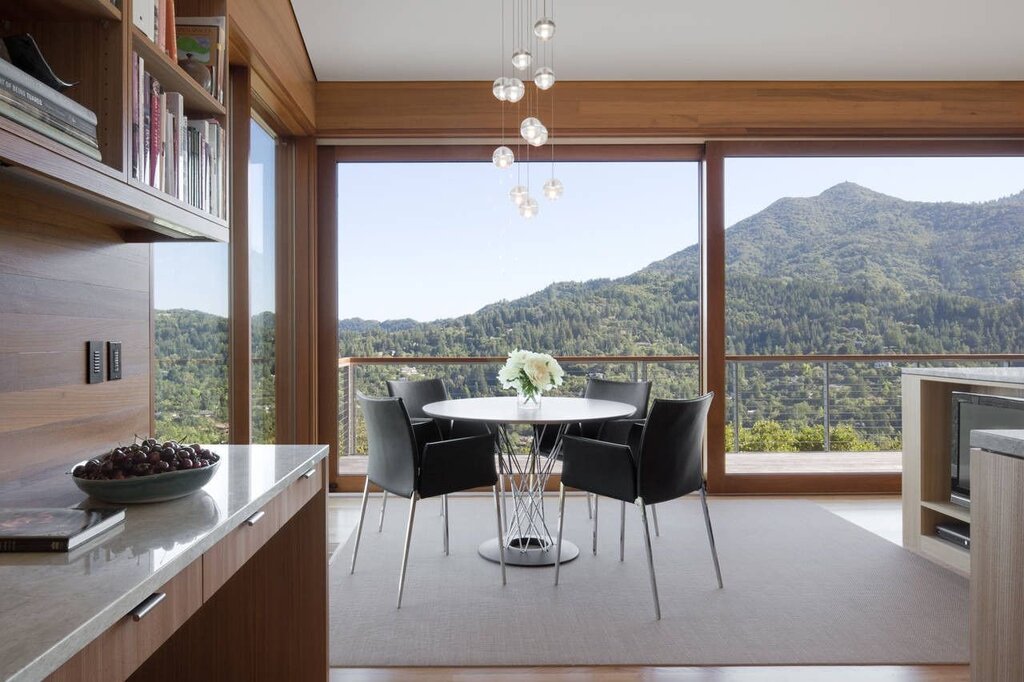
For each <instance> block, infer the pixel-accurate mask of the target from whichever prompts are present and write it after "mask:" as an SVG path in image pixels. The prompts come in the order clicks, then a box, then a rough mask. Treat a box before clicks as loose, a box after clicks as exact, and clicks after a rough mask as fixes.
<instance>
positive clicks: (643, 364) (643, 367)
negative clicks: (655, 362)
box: [640, 360, 647, 381]
mask: <svg viewBox="0 0 1024 682" xmlns="http://www.w3.org/2000/svg"><path fill="white" fill-rule="evenodd" d="M640 378H641V379H643V380H644V381H647V361H646V360H645V361H644V362H641V363H640Z"/></svg>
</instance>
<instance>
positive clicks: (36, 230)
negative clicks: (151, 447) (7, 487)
mask: <svg viewBox="0 0 1024 682" xmlns="http://www.w3.org/2000/svg"><path fill="white" fill-rule="evenodd" d="M149 269H150V247H149V246H148V245H145V244H126V243H124V241H123V239H122V237H121V234H120V233H119V231H118V230H116V229H115V228H113V227H110V226H106V225H102V224H99V223H96V222H93V221H91V220H89V219H86V218H82V217H80V216H76V215H75V214H73V213H70V212H68V211H66V210H65V211H57V210H55V209H54V206H53V201H52V198H47V197H39V196H35V195H33V194H31V193H25V192H18V193H16V192H14V191H12V190H11V189H10V188H9V187H8V188H2V189H0V479H11V478H14V477H17V476H20V475H24V474H27V473H30V472H32V471H35V470H39V469H42V468H46V467H48V466H54V465H63V464H67V463H71V462H74V461H77V460H80V459H83V458H85V457H88V456H90V455H94V454H96V453H97V452H99V451H102V450H103V449H106V448H109V447H111V446H113V445H115V444H117V443H119V442H125V441H129V440H131V438H132V437H133V436H134V434H136V433H137V434H148V432H149V425H150V415H151V413H152V401H151V395H150V387H151V378H152V377H151V364H150V355H151V348H152V346H151V344H152V340H151V336H150V289H151V285H150V273H149ZM89 339H98V340H104V341H107V340H112V341H121V342H122V343H123V344H124V345H123V352H124V369H123V373H124V378H123V379H122V380H121V381H116V382H107V381H105V382H104V383H101V384H92V385H90V384H86V383H85V357H86V353H85V342H86V341H87V340H89Z"/></svg>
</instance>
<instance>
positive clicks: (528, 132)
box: [519, 116, 548, 144]
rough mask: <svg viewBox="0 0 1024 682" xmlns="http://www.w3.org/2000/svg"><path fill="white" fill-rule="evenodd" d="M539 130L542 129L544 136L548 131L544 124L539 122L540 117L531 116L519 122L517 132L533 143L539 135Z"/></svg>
mask: <svg viewBox="0 0 1024 682" xmlns="http://www.w3.org/2000/svg"><path fill="white" fill-rule="evenodd" d="M541 130H543V131H544V134H545V136H546V135H547V132H548V131H547V129H546V128H544V124H543V123H541V122H540V119H538V118H535V117H533V116H528V117H527V118H524V119H523V122H522V123H520V124H519V134H520V135H522V136H523V139H524V140H526V141H527V142H529V143H530V144H533V141H534V140H536V139H537V138H538V137H540V131H541Z"/></svg>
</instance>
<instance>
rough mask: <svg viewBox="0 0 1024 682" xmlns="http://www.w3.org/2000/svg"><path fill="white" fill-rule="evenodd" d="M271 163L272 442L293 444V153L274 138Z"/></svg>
mask: <svg viewBox="0 0 1024 682" xmlns="http://www.w3.org/2000/svg"><path fill="white" fill-rule="evenodd" d="M276 152H277V153H276V160H275V176H274V177H275V180H276V187H275V188H274V192H275V195H276V200H275V207H276V211H277V216H276V225H275V227H276V230H275V248H274V271H275V274H276V277H275V282H274V299H275V302H274V305H275V311H276V313H275V315H274V341H275V343H274V355H275V358H274V367H275V369H276V373H275V375H274V405H275V418H274V428H275V432H274V438H275V442H277V443H295V442H297V441H296V440H295V381H296V375H295V352H296V348H295V347H296V336H297V334H298V329H297V328H296V326H295V276H296V273H295V211H294V208H293V207H294V204H295V201H296V199H297V197H296V191H297V190H296V187H295V150H294V147H293V143H292V141H291V140H289V139H285V138H280V137H279V138H277V140H276Z"/></svg>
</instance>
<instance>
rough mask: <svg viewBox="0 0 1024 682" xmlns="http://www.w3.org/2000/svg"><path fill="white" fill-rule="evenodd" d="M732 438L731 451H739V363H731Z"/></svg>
mask: <svg viewBox="0 0 1024 682" xmlns="http://www.w3.org/2000/svg"><path fill="white" fill-rule="evenodd" d="M732 424H733V427H732V439H733V446H734V447H735V448H736V449H735V450H734V451H733V452H739V451H740V427H741V424H740V363H738V362H735V361H733V363H732Z"/></svg>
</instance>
